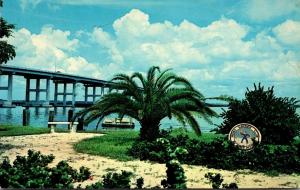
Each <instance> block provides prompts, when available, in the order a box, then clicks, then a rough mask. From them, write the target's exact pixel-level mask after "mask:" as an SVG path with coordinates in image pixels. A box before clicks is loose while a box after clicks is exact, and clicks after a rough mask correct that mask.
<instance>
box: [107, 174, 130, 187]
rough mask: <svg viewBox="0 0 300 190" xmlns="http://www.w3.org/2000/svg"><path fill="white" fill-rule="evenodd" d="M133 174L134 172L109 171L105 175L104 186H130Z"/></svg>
mask: <svg viewBox="0 0 300 190" xmlns="http://www.w3.org/2000/svg"><path fill="white" fill-rule="evenodd" d="M132 175H133V173H132V172H128V171H124V170H122V171H121V174H119V173H112V172H109V173H107V174H105V175H104V176H103V187H104V188H110V189H111V188H126V189H128V188H130V178H131V176H132Z"/></svg>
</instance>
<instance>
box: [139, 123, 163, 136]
mask: <svg viewBox="0 0 300 190" xmlns="http://www.w3.org/2000/svg"><path fill="white" fill-rule="evenodd" d="M159 123H160V122H159V121H151V120H143V121H142V122H141V130H140V138H141V140H146V141H153V140H156V138H157V137H158V135H159V125H160V124H159Z"/></svg>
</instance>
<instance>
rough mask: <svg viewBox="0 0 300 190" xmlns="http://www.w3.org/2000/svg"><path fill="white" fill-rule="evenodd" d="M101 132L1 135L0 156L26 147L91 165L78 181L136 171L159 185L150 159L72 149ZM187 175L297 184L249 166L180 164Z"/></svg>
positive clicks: (296, 179)
mask: <svg viewBox="0 0 300 190" xmlns="http://www.w3.org/2000/svg"><path fill="white" fill-rule="evenodd" d="M94 136H101V134H90V133H51V134H42V135H27V136H14V137H1V138H0V143H3V144H10V145H13V146H14V148H12V149H9V150H6V151H5V152H4V153H3V154H2V155H1V158H3V157H4V156H8V157H9V159H10V160H11V161H13V160H14V159H15V157H16V156H17V155H26V154H27V151H28V149H34V150H37V151H41V152H42V154H53V155H55V160H54V162H53V163H52V164H51V165H54V164H56V163H58V162H59V161H60V160H67V161H68V163H69V164H70V165H71V166H72V167H74V168H77V169H78V168H79V167H80V166H85V167H88V168H90V169H91V171H92V175H93V179H92V180H88V181H86V182H83V183H82V186H85V185H86V184H91V183H95V182H96V181H98V180H101V176H102V175H103V174H105V173H107V172H108V171H121V170H127V171H132V172H134V173H135V174H136V176H135V177H134V178H133V185H134V181H135V179H136V178H138V177H140V176H142V177H143V178H144V183H145V185H144V187H146V188H149V187H155V186H160V181H161V180H162V179H163V178H165V175H166V174H165V165H164V164H157V163H151V162H146V161H139V160H134V161H128V162H121V161H117V160H114V159H109V158H105V157H101V156H92V155H88V154H82V153H77V152H75V151H74V149H73V144H74V143H76V142H78V141H80V140H82V139H85V138H91V137H94ZM183 167H184V170H185V174H186V176H187V180H188V182H187V186H188V187H189V188H210V187H211V186H210V184H208V181H207V180H206V179H205V178H204V175H205V173H207V172H218V173H221V174H222V175H223V177H224V179H225V181H224V182H225V183H230V182H236V183H237V184H238V186H239V187H240V188H263V187H265V188H283V187H285V188H298V187H299V186H300V176H299V175H279V176H276V177H270V176H266V175H264V174H262V173H256V172H252V171H249V170H238V171H226V170H216V169H208V168H206V167H202V166H189V165H183Z"/></svg>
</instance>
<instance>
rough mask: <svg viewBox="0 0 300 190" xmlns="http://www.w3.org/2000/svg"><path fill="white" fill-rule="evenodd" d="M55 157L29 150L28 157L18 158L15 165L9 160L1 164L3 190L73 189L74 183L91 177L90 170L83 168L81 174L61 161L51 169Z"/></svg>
mask: <svg viewBox="0 0 300 190" xmlns="http://www.w3.org/2000/svg"><path fill="white" fill-rule="evenodd" d="M53 160H54V156H53V155H48V156H46V155H42V154H41V153H40V152H35V151H32V150H28V156H27V157H26V156H17V158H16V159H15V161H14V162H13V165H11V164H10V162H9V160H8V159H4V160H3V162H2V163H1V164H0V187H1V188H73V183H74V182H81V181H84V180H87V179H88V178H89V177H90V174H91V173H90V171H89V169H88V168H85V167H81V168H80V169H79V172H78V171H76V170H75V169H73V168H72V167H70V166H69V165H68V164H67V162H65V161H61V162H59V163H58V164H57V165H56V166H55V167H53V168H49V167H48V164H50V163H51V162H52V161H53Z"/></svg>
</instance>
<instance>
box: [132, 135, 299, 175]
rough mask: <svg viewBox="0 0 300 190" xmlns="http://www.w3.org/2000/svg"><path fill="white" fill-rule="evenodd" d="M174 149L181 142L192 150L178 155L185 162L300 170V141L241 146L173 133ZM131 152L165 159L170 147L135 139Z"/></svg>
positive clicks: (144, 157) (291, 170)
mask: <svg viewBox="0 0 300 190" xmlns="http://www.w3.org/2000/svg"><path fill="white" fill-rule="evenodd" d="M167 140H168V141H169V142H170V148H171V150H175V149H176V146H178V145H180V146H181V147H182V148H184V149H186V150H187V151H188V152H189V154H187V155H184V156H182V155H181V156H177V158H178V159H179V161H180V162H181V163H185V164H192V165H204V166H207V167H210V168H216V169H227V170H236V169H251V170H255V171H261V172H270V171H272V172H281V173H293V172H295V173H300V154H299V144H296V145H294V144H293V145H276V146H275V145H266V144H259V145H256V146H255V147H254V148H253V149H252V150H249V151H245V150H240V149H239V148H238V147H236V146H234V144H233V143H232V142H229V141H228V140H227V138H225V137H219V138H217V139H215V140H213V141H201V140H199V139H191V138H189V137H188V136H184V135H178V136H176V137H172V136H169V137H167ZM129 153H130V154H131V156H133V157H136V158H140V159H141V160H152V161H158V162H160V163H164V162H166V161H167V158H168V157H167V151H166V149H165V148H164V147H163V146H162V145H161V144H159V143H157V142H148V143H146V142H135V143H134V145H133V147H132V149H131V150H129Z"/></svg>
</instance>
